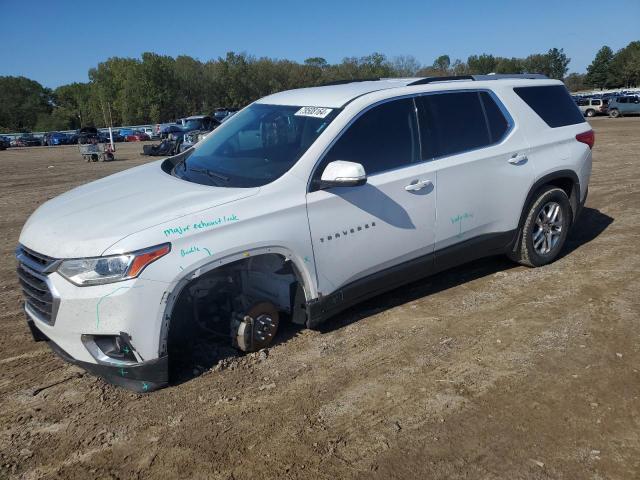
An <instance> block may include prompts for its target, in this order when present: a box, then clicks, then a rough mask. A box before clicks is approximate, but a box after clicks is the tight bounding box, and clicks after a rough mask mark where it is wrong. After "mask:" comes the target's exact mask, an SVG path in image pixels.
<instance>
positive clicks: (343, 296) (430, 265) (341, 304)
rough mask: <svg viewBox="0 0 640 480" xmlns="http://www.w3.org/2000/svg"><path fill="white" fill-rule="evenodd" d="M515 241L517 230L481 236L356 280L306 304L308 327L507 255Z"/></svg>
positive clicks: (313, 326) (316, 325)
mask: <svg viewBox="0 0 640 480" xmlns="http://www.w3.org/2000/svg"><path fill="white" fill-rule="evenodd" d="M516 239H517V230H510V231H508V232H501V233H490V234H485V235H481V236H479V237H476V238H472V239H470V240H466V241H464V242H461V243H458V244H455V245H452V246H450V247H447V248H444V249H442V250H438V251H437V252H435V253H430V254H428V255H424V256H422V257H419V258H416V259H414V260H410V261H408V262H404V263H401V264H399V265H396V266H393V267H390V268H387V269H385V270H382V271H380V272H376V273H374V274H372V275H369V276H367V277H365V278H362V279H359V280H356V281H355V282H353V283H350V284H348V285H346V286H344V287H343V288H341V289H339V290H336V291H335V292H333V293H331V294H330V295H327V296H326V297H321V298H318V299H314V300H311V301H310V302H307V305H306V308H307V327H308V328H316V327H318V326H319V325H320V324H322V323H323V322H325V321H326V320H327V319H329V318H331V317H332V316H334V315H336V314H338V313H340V312H341V311H343V310H345V309H347V308H349V307H351V306H353V305H355V304H357V303H360V302H363V301H365V300H367V299H369V298H372V297H375V296H378V295H380V294H382V293H384V292H388V291H390V290H394V289H395V288H398V287H401V286H402V285H406V284H408V283H411V282H414V281H416V280H420V279H421V278H424V277H428V276H430V275H433V274H435V273H438V272H442V271H444V270H448V269H450V268H453V267H455V266H458V265H462V264H464V263H468V262H471V261H473V260H477V259H478V258H483V257H490V256H493V255H499V254H504V253H507V252H508V251H509V249H510V248H512V247H513V244H514V242H515V241H516Z"/></svg>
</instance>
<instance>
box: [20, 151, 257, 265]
mask: <svg viewBox="0 0 640 480" xmlns="http://www.w3.org/2000/svg"><path fill="white" fill-rule="evenodd" d="M161 163H162V160H161V161H158V162H153V163H150V164H146V165H142V166H139V167H136V168H132V169H130V170H125V171H124V172H120V173H117V174H115V175H111V176H109V177H106V178H103V179H101V180H98V181H95V182H92V183H89V184H87V185H83V186H81V187H78V188H75V189H73V190H70V191H69V192H67V193H64V194H62V195H60V196H58V197H56V198H54V199H52V200H49V201H48V202H46V203H44V204H43V205H41V206H40V207H39V208H38V209H37V210H36V211H35V212H34V213H33V215H31V217H30V218H29V220H27V223H26V224H25V225H24V227H23V229H22V233H21V234H20V243H21V244H23V245H25V246H26V247H28V248H30V249H32V250H35V251H36V252H38V253H41V254H44V255H47V256H50V257H54V258H74V257H90V256H98V255H101V254H102V253H103V252H104V251H105V250H107V248H109V247H110V246H111V245H113V244H114V243H116V242H118V241H119V240H121V239H123V238H124V237H126V236H128V235H131V234H133V233H136V232H140V231H142V230H145V229H147V228H150V227H153V226H156V225H160V224H162V223H165V222H169V221H173V220H175V219H178V218H180V217H183V216H185V215H188V214H190V213H195V212H198V211H202V210H207V209H210V208H213V207H217V206H219V205H223V204H226V203H230V202H234V201H236V200H239V199H241V198H246V197H249V196H251V195H255V194H256V193H258V191H259V190H260V189H259V188H219V187H211V186H207V185H200V184H197V183H192V182H187V181H185V180H181V179H178V178H175V177H173V176H171V175H169V174H168V173H165V172H164V171H163V170H162V168H161V166H160V165H161ZM147 246H149V245H140V248H144V247H147Z"/></svg>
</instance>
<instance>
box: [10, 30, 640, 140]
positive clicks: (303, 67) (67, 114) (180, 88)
mask: <svg viewBox="0 0 640 480" xmlns="http://www.w3.org/2000/svg"><path fill="white" fill-rule="evenodd" d="M605 49H608V47H603V49H601V50H600V51H599V52H598V55H596V58H595V59H594V62H593V63H592V64H591V65H590V66H589V70H588V73H587V74H586V75H583V76H579V78H576V77H575V75H578V74H572V75H569V77H567V78H566V79H565V75H566V74H567V71H568V65H569V62H570V59H569V58H568V57H567V55H566V54H565V53H564V51H563V49H557V48H552V49H550V50H549V51H548V52H546V53H539V54H532V55H529V56H528V57H526V58H515V57H513V58H505V57H498V56H494V55H490V54H482V55H471V56H470V57H468V58H467V60H466V61H462V60H459V59H456V60H453V61H452V60H451V58H450V57H449V56H448V55H441V56H439V57H438V58H436V59H435V60H434V62H433V64H432V65H428V66H425V65H421V64H420V63H419V62H418V61H417V60H416V59H415V58H414V57H412V56H400V57H394V58H388V57H387V56H385V55H383V54H380V53H372V54H371V55H367V56H363V57H347V58H344V59H343V60H342V62H340V63H336V64H330V63H328V62H327V61H326V60H325V59H324V58H322V57H312V58H307V59H306V60H305V61H304V62H294V61H291V60H282V59H272V58H265V57H261V58H256V57H254V56H251V55H248V54H245V53H234V52H229V53H227V54H226V56H224V57H220V58H218V59H215V60H209V61H206V62H202V61H200V60H197V59H194V58H192V57H190V56H186V55H181V56H178V57H175V58H174V57H170V56H166V55H159V54H156V53H151V52H146V53H143V54H142V56H141V58H139V59H138V58H123V57H112V58H109V59H108V60H106V61H104V62H101V63H99V64H98V65H97V66H96V67H95V68H92V69H90V70H89V81H88V82H85V83H78V82H76V83H71V84H68V85H62V86H60V87H58V88H55V89H48V88H45V87H43V86H42V85H41V84H39V83H38V82H36V81H34V80H31V79H28V78H25V77H11V76H7V77H0V131H5V132H7V131H29V130H31V131H49V130H67V129H75V128H80V127H83V126H106V125H108V124H109V123H112V124H113V125H135V124H146V123H159V122H166V121H172V120H175V119H176V118H179V117H183V116H187V115H194V114H202V113H211V112H212V111H213V110H214V109H215V108H216V107H236V108H239V107H243V106H244V105H246V104H248V103H250V102H252V101H254V100H256V99H258V98H260V97H263V96H265V95H268V94H271V93H274V92H278V91H281V90H287V89H292V88H300V87H310V86H316V85H322V84H326V83H330V82H334V81H339V80H355V79H366V78H380V77H405V76H447V75H466V74H487V73H491V72H494V73H527V72H530V73H543V74H546V75H547V76H549V77H550V78H557V79H565V81H567V83H571V82H573V84H574V85H573V87H575V86H577V83H580V86H583V85H585V84H588V85H592V86H597V87H599V88H601V87H604V86H630V85H638V84H640V58H639V57H638V55H639V54H638V51H639V50H640V42H632V43H631V44H629V45H628V46H627V47H625V48H624V49H622V50H620V51H619V52H617V53H615V54H614V53H613V52H611V49H608V52H609V53H607V52H606V51H605V52H604V53H603V50H605ZM602 71H605V72H606V73H605V74H604V77H603V76H602V75H603V74H602ZM603 78H605V80H603ZM570 86H571V85H570Z"/></svg>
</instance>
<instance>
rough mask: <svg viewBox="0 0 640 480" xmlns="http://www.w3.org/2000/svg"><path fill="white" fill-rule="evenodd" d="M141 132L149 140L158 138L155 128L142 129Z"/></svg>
mask: <svg viewBox="0 0 640 480" xmlns="http://www.w3.org/2000/svg"><path fill="white" fill-rule="evenodd" d="M140 131H142V132H144V133H146V134H147V135H148V136H149V138H157V136H156V134H155V131H154V129H153V127H142V128H141V129H140Z"/></svg>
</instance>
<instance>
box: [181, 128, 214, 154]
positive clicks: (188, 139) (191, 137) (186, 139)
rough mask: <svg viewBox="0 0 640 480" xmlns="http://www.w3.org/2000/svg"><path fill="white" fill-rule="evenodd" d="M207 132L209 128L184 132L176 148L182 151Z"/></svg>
mask: <svg viewBox="0 0 640 480" xmlns="http://www.w3.org/2000/svg"><path fill="white" fill-rule="evenodd" d="M209 133H211V130H194V131H192V132H187V133H185V134H184V136H183V137H182V142H181V143H180V146H179V148H178V150H179V151H180V152H184V151H185V150H187V149H189V148H191V147H193V146H194V145H195V144H196V143H198V142H200V141H201V140H203V139H204V138H205V137H206V136H207V135H208V134H209Z"/></svg>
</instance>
